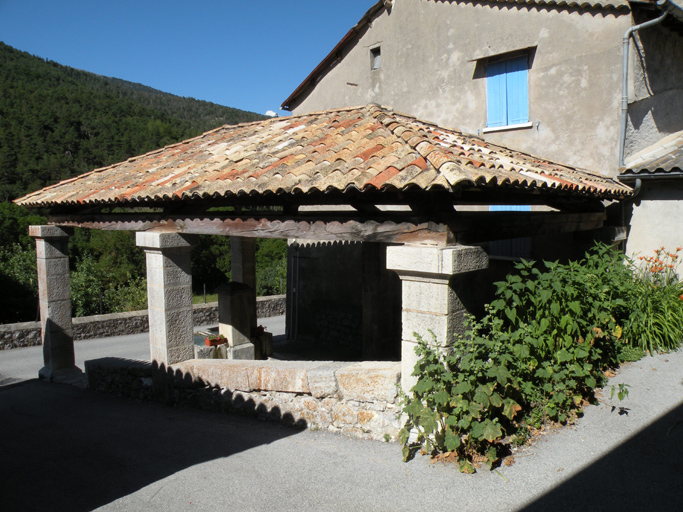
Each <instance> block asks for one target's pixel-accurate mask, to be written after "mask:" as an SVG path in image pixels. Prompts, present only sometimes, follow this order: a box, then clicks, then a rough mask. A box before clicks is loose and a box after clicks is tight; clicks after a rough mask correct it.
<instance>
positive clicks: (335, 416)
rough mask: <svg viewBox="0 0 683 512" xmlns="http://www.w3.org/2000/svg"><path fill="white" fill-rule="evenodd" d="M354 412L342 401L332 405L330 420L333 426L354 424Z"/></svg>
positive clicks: (355, 417) (355, 416)
mask: <svg viewBox="0 0 683 512" xmlns="http://www.w3.org/2000/svg"><path fill="white" fill-rule="evenodd" d="M356 419H357V415H356V412H355V411H354V410H353V409H351V407H349V406H348V405H346V404H344V403H339V404H337V405H335V406H334V409H333V411H332V422H333V423H334V424H335V426H340V425H354V424H355V423H356Z"/></svg>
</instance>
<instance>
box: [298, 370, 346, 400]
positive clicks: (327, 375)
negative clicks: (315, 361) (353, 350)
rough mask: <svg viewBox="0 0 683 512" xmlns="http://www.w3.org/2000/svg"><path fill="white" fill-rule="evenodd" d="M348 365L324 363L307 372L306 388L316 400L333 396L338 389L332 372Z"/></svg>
mask: <svg viewBox="0 0 683 512" xmlns="http://www.w3.org/2000/svg"><path fill="white" fill-rule="evenodd" d="M346 366H350V363H326V364H323V365H320V366H316V367H315V368H311V369H310V370H308V387H309V389H310V390H311V394H312V395H313V396H314V397H316V398H322V397H326V396H334V395H336V394H337V391H338V390H339V388H338V387H337V378H336V377H335V375H334V372H336V371H337V370H339V369H341V368H344V367H346Z"/></svg>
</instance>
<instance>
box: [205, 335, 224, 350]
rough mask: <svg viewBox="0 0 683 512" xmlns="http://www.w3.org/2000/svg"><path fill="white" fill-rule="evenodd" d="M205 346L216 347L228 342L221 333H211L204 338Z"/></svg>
mask: <svg viewBox="0 0 683 512" xmlns="http://www.w3.org/2000/svg"><path fill="white" fill-rule="evenodd" d="M204 342H205V343H206V346H207V347H217V346H218V345H223V344H225V343H227V342H228V339H227V338H226V337H225V336H223V335H222V334H212V335H211V336H207V337H206V338H204Z"/></svg>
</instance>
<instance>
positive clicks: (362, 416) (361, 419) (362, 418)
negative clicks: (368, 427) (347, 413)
mask: <svg viewBox="0 0 683 512" xmlns="http://www.w3.org/2000/svg"><path fill="white" fill-rule="evenodd" d="M376 417H377V413H376V412H374V411H358V423H359V424H360V425H365V424H366V423H370V422H371V421H372V420H374V419H375V418H376Z"/></svg>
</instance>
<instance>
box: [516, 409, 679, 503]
mask: <svg viewBox="0 0 683 512" xmlns="http://www.w3.org/2000/svg"><path fill="white" fill-rule="evenodd" d="M615 414H616V413H615ZM522 510H524V511H525V512H536V511H547V510H552V511H553V512H563V511H572V512H575V511H576V510H590V511H591V512H611V511H615V512H616V511H619V512H628V511H636V510H637V511H642V510H651V511H653V512H654V511H659V510H667V511H674V510H683V405H680V406H678V407H677V408H675V409H673V410H672V411H671V412H669V413H668V414H666V415H665V416H663V417H661V418H660V419H658V420H657V421H655V422H654V423H652V424H651V425H649V426H648V427H646V428H645V429H643V430H641V431H640V432H638V433H637V434H635V435H633V436H632V437H631V438H629V439H627V440H626V441H625V442H624V443H622V444H621V445H619V446H618V447H617V448H615V449H614V450H612V451H611V452H609V453H608V454H607V455H605V456H604V457H602V458H600V459H598V460H597V461H596V462H595V463H593V464H591V465H590V466H589V467H587V468H586V469H584V470H583V471H581V472H580V473H578V474H577V475H575V476H574V477H572V478H570V479H569V480H566V481H564V482H563V483H562V484H561V485H559V486H557V487H555V488H554V489H552V490H551V491H549V492H548V493H546V494H545V495H543V496H541V497H540V498H539V499H537V500H536V501H534V502H533V503H531V504H529V505H528V506H527V507H525V508H523V509H522Z"/></svg>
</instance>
